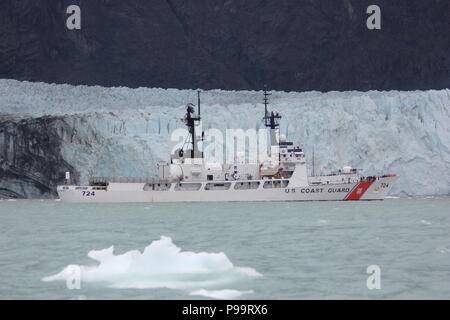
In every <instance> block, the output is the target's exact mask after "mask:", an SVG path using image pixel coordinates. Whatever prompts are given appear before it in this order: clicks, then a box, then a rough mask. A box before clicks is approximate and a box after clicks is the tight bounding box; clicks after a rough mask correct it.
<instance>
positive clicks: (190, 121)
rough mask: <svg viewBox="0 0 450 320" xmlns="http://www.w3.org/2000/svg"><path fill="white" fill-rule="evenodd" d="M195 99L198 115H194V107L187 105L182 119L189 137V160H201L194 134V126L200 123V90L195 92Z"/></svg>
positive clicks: (201, 156)
mask: <svg viewBox="0 0 450 320" xmlns="http://www.w3.org/2000/svg"><path fill="white" fill-rule="evenodd" d="M197 99H198V105H197V108H198V114H197V115H196V116H195V115H194V112H195V111H194V105H193V104H192V103H189V104H188V105H187V108H186V116H185V117H184V119H183V121H184V123H185V124H186V126H187V127H188V129H189V135H190V136H191V144H192V149H191V150H190V151H191V152H190V158H192V159H193V158H198V157H200V158H203V152H199V150H198V145H197V135H196V133H195V126H196V125H198V124H199V123H200V120H201V119H202V118H201V117H200V111H201V109H200V90H198V91H197Z"/></svg>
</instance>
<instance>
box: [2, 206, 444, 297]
mask: <svg viewBox="0 0 450 320" xmlns="http://www.w3.org/2000/svg"><path fill="white" fill-rule="evenodd" d="M449 231H450V198H421V199H386V200H385V201H380V202H378V201H374V202H298V203H216V204H123V205H117V204H114V205H104V204H102V205H96V204H92V205H87V204H64V203H62V202H58V201H53V200H45V201H42V200H41V201H40V200H23V201H6V200H3V201H0V298H1V299H204V298H205V297H204V296H197V295H191V293H192V292H193V291H195V290H201V289H207V290H225V289H226V290H236V291H237V292H242V293H243V294H242V296H240V297H239V298H240V299H432V298H436V299H449V298H450V232H449ZM161 236H167V237H170V238H171V239H172V241H173V243H174V244H175V245H176V246H177V247H179V248H180V249H181V251H183V252H184V251H190V252H195V253H198V252H206V253H208V254H209V253H220V252H223V253H224V254H225V255H226V258H227V259H228V260H229V261H230V262H231V263H232V264H233V266H235V267H244V268H251V270H253V271H254V273H259V274H260V276H254V275H246V274H239V272H237V273H233V274H232V273H230V272H228V271H224V272H216V271H214V272H212V275H208V274H207V275H206V276H205V277H207V278H208V279H213V280H214V281H213V282H212V285H211V286H209V287H206V288H204V285H205V283H199V284H198V285H197V284H195V281H196V278H195V277H193V278H192V275H190V274H188V273H184V272H183V268H184V263H186V265H187V264H188V263H189V262H188V261H187V260H186V261H184V260H183V259H185V258H183V257H181V258H180V259H181V261H178V262H177V266H176V267H177V268H178V269H180V270H181V271H180V272H179V273H178V274H175V275H171V277H174V278H177V280H178V281H179V282H180V283H184V282H183V281H185V282H189V281H190V280H192V279H194V280H193V281H194V284H193V286H191V287H190V288H188V289H186V288H184V287H183V286H180V287H179V288H171V289H169V288H165V287H164V286H162V287H153V288H149V287H145V285H143V287H142V286H141V288H138V287H140V285H139V284H145V283H147V282H148V280H152V281H153V280H154V281H160V280H161V279H162V278H163V277H164V276H166V275H164V274H158V273H156V274H155V275H150V276H149V275H148V274H147V275H146V274H140V273H137V274H136V273H131V272H130V273H129V272H126V271H125V272H123V274H122V275H121V281H122V282H125V283H128V284H129V287H128V288H123V287H122V288H117V287H115V286H114V279H109V278H108V275H105V274H101V273H102V272H103V271H101V270H98V272H99V273H100V275H99V279H103V280H101V281H95V279H94V281H89V282H85V281H81V288H80V289H79V290H69V289H68V288H67V285H66V281H52V282H44V281H42V279H43V278H44V277H47V276H51V275H55V274H57V273H59V272H60V271H62V270H63V269H64V268H65V267H66V266H67V265H70V264H79V265H84V266H95V265H98V262H96V261H94V260H92V259H91V258H89V257H88V256H87V253H88V252H89V251H91V250H99V249H105V248H108V247H110V246H111V245H114V254H115V255H120V254H124V253H126V252H128V251H131V250H139V251H140V252H143V250H144V248H146V247H147V246H149V245H150V244H151V243H152V242H153V241H157V240H159V239H160V237H161ZM208 254H206V257H207V258H206V259H207V260H208V259H210V258H209V257H210V256H209V255H208ZM196 257H197V256H196ZM157 261H164V257H162V260H158V259H157V260H156V262H155V260H153V261H135V262H134V263H135V264H138V265H139V264H141V265H140V266H139V267H141V268H142V270H144V273H145V272H146V271H149V272H153V271H152V270H157V269H158V268H161V269H163V270H164V269H165V268H168V267H174V266H158V262H157ZM115 264H116V265H118V264H119V263H116V262H115ZM369 265H378V266H379V267H380V270H381V275H380V281H381V288H380V289H379V290H377V289H375V290H369V289H368V288H367V285H366V280H367V278H368V276H369V274H367V273H366V269H367V267H368V266H369ZM105 272H106V271H105ZM233 272H234V271H233ZM237 274H239V275H237ZM202 276H204V275H202ZM127 277H130V278H131V277H132V278H133V279H128V278H127ZM151 277H154V279H149V278H151ZM105 279H106V280H105ZM131 280H132V281H131ZM197 280H198V279H197ZM127 281H130V282H127ZM191 284H192V283H191Z"/></svg>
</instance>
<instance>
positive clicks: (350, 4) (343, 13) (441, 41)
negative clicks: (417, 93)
mask: <svg viewBox="0 0 450 320" xmlns="http://www.w3.org/2000/svg"><path fill="white" fill-rule="evenodd" d="M70 4H78V5H80V7H81V10H82V29H81V30H80V31H69V30H67V28H66V27H65V25H66V19H67V17H68V15H67V14H66V8H67V6H68V5H70ZM371 4H373V1H368V0H320V1H317V0H296V1H292V0H278V1H269V0H246V1H241V0H227V1H223V0H196V1H179V0H166V1H159V0H158V1H156V0H155V1H149V0H133V1H120V0H95V1H81V0H52V1H35V0H21V1H16V0H3V1H1V2H0V6H1V10H0V78H14V79H19V80H32V81H44V82H55V83H71V84H90V85H93V84H98V85H103V86H128V87H138V86H145V87H163V88H164V87H165V88H197V87H200V88H204V89H208V88H221V89H260V88H262V86H263V84H268V85H269V86H270V87H271V88H272V89H277V90H288V91H289V90H293V91H305V90H320V91H330V90H362V91H365V90H370V89H374V90H389V89H396V90H411V89H430V88H434V89H438V88H446V87H449V86H450V77H449V74H450V54H449V52H450V42H449V41H448V30H450V3H449V1H446V0H427V1H423V0H399V1H391V0H377V1H376V4H377V5H379V6H380V7H381V10H382V29H381V30H377V31H370V30H368V29H367V28H366V19H367V17H368V15H367V14H366V9H367V7H368V6H369V5H371Z"/></svg>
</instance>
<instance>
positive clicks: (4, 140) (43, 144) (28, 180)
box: [0, 115, 77, 198]
mask: <svg viewBox="0 0 450 320" xmlns="http://www.w3.org/2000/svg"><path fill="white" fill-rule="evenodd" d="M65 138H69V139H68V140H69V141H70V140H71V139H72V140H73V139H75V135H74V131H73V129H72V128H71V127H70V126H68V125H67V123H66V122H65V120H64V118H62V117H49V116H46V117H38V118H30V117H17V116H6V115H2V117H1V118H0V198H52V197H55V196H56V195H57V194H56V185H57V184H58V183H61V182H63V181H64V177H65V174H64V173H65V172H66V171H71V172H73V173H75V176H74V179H75V180H77V172H76V171H75V170H74V168H73V167H72V166H71V165H70V164H69V163H67V162H66V161H65V160H64V159H63V157H62V155H61V144H62V141H63V140H64V139H65Z"/></svg>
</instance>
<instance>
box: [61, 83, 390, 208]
mask: <svg viewBox="0 0 450 320" xmlns="http://www.w3.org/2000/svg"><path fill="white" fill-rule="evenodd" d="M269 96H270V94H269V93H267V92H266V90H264V117H263V122H264V125H265V126H266V128H267V129H268V130H269V134H270V139H269V141H270V144H269V149H270V150H269V156H268V157H267V159H265V160H264V161H261V162H257V163H246V162H245V161H235V162H234V163H225V164H218V163H208V162H207V161H205V158H204V154H203V152H202V151H201V150H200V148H199V146H198V143H199V141H201V140H203V139H204V134H203V132H202V133H201V135H200V136H198V135H197V132H196V127H197V126H198V125H199V123H200V121H201V101H200V92H199V93H198V103H197V108H196V106H195V105H193V104H188V105H187V107H186V114H185V116H184V118H183V119H182V121H183V122H184V124H185V125H186V126H187V128H188V132H189V134H188V137H187V139H186V143H185V144H184V146H183V147H182V148H179V149H177V150H175V151H174V152H173V153H172V154H171V156H170V162H167V163H158V164H157V172H158V177H157V178H155V179H150V180H149V179H136V178H128V179H127V178H92V179H91V180H90V182H89V185H87V186H76V185H71V183H70V175H67V177H66V178H67V179H66V184H65V185H61V186H58V194H59V196H60V198H61V200H63V201H67V202H219V201H323V200H383V199H384V198H385V197H386V196H387V195H388V193H389V191H390V190H391V188H392V186H393V184H394V183H395V181H396V180H397V179H398V176H397V175H394V174H387V175H382V176H369V177H363V176H361V175H360V174H359V172H358V170H356V169H353V168H351V167H349V166H345V167H343V168H342V169H340V170H338V171H337V172H334V173H330V174H328V175H318V176H316V175H311V176H308V170H307V163H306V157H305V153H304V152H303V149H302V148H301V147H300V146H298V145H294V143H293V142H290V141H287V140H286V137H285V136H283V135H282V134H280V133H279V132H278V130H279V126H280V123H279V121H280V119H281V118H282V117H281V115H280V114H279V113H277V112H275V111H269V108H268V105H269V100H268V97H269ZM196 109H197V110H196Z"/></svg>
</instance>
